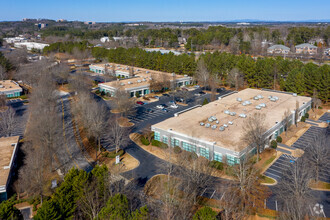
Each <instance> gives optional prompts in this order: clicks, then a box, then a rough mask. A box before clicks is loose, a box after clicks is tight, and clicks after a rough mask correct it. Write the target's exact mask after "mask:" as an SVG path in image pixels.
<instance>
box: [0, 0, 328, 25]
mask: <svg viewBox="0 0 330 220" xmlns="http://www.w3.org/2000/svg"><path fill="white" fill-rule="evenodd" d="M283 5H285V6H283ZM320 6H322V7H320ZM2 8H3V10H2V13H1V14H0V21H21V20H22V19H23V18H31V19H38V18H44V19H51V20H58V19H65V20H68V21H95V22H101V23H102V22H109V23H120V22H124V23H125V22H235V21H242V22H244V21H251V20H252V21H256V22H258V21H260V22H262V21H268V22H329V21H330V17H329V14H328V8H330V2H329V1H325V0H320V1H319V2H318V3H317V4H309V2H308V1H306V0H302V1H298V0H292V1H290V2H287V1H285V0H279V1H277V2H272V3H269V2H268V3H267V2H264V1H261V0H256V1H254V2H253V3H250V2H245V1H244V0H234V1H232V2H224V1H216V0H207V1H204V2H199V1H197V0H190V1H188V0H181V1H179V2H176V1H174V0H168V1H152V0H144V1H143V2H135V1H133V0H127V1H125V2H109V1H107V0H97V1H94V2H93V4H90V3H89V2H88V1H87V0H81V1H79V2H77V1H74V0H72V1H64V0H58V1H56V2H46V3H45V2H44V1H42V0H32V1H29V2H25V1H24V0H16V1H15V2H4V3H2ZM293 9H296V10H293Z"/></svg>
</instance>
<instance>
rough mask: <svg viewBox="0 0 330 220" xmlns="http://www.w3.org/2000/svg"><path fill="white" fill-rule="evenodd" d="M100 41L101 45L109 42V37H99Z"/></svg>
mask: <svg viewBox="0 0 330 220" xmlns="http://www.w3.org/2000/svg"><path fill="white" fill-rule="evenodd" d="M100 41H101V42H102V43H105V42H109V41H110V38H109V37H101V39H100Z"/></svg>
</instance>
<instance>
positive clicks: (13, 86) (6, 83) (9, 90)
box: [0, 80, 23, 98]
mask: <svg viewBox="0 0 330 220" xmlns="http://www.w3.org/2000/svg"><path fill="white" fill-rule="evenodd" d="M22 92H23V89H22V88H21V87H20V86H19V85H18V83H17V82H15V81H12V80H1V81H0V94H1V95H6V97H7V98H13V97H19V96H20V95H21V94H22Z"/></svg>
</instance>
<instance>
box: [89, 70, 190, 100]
mask: <svg viewBox="0 0 330 220" xmlns="http://www.w3.org/2000/svg"><path fill="white" fill-rule="evenodd" d="M101 65H103V66H101ZM105 65H107V67H108V68H109V69H113V68H114V67H115V68H114V69H115V75H116V77H118V78H119V79H118V80H117V81H112V82H106V83H100V84H99V91H100V92H104V93H106V94H109V95H110V96H115V95H116V91H118V90H124V91H126V92H127V93H129V94H130V96H131V97H134V96H136V94H137V93H138V94H139V95H140V96H144V95H147V94H149V93H151V92H152V91H151V90H150V84H151V83H152V82H153V81H156V82H160V81H162V80H163V79H168V80H169V82H172V81H173V79H174V80H175V82H176V83H175V84H176V85H175V86H177V87H181V86H186V85H189V84H191V81H192V79H191V77H189V76H187V75H184V76H183V75H177V74H175V73H166V72H160V71H153V70H147V69H143V68H137V67H136V68H134V74H133V75H131V74H130V72H129V68H131V67H128V66H124V65H119V64H98V65H90V70H91V71H93V72H98V73H101V74H104V72H105V69H104V68H105Z"/></svg>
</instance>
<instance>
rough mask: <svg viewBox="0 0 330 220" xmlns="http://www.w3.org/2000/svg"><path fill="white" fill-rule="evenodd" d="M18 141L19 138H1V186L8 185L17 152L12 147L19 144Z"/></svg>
mask: <svg viewBox="0 0 330 220" xmlns="http://www.w3.org/2000/svg"><path fill="white" fill-rule="evenodd" d="M18 139H19V136H13V137H2V138H0V186H4V185H6V184H7V180H8V177H9V172H10V167H9V166H10V165H11V164H10V162H11V159H12V158H13V153H14V150H15V146H12V144H17V143H18ZM5 168H6V169H5Z"/></svg>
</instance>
